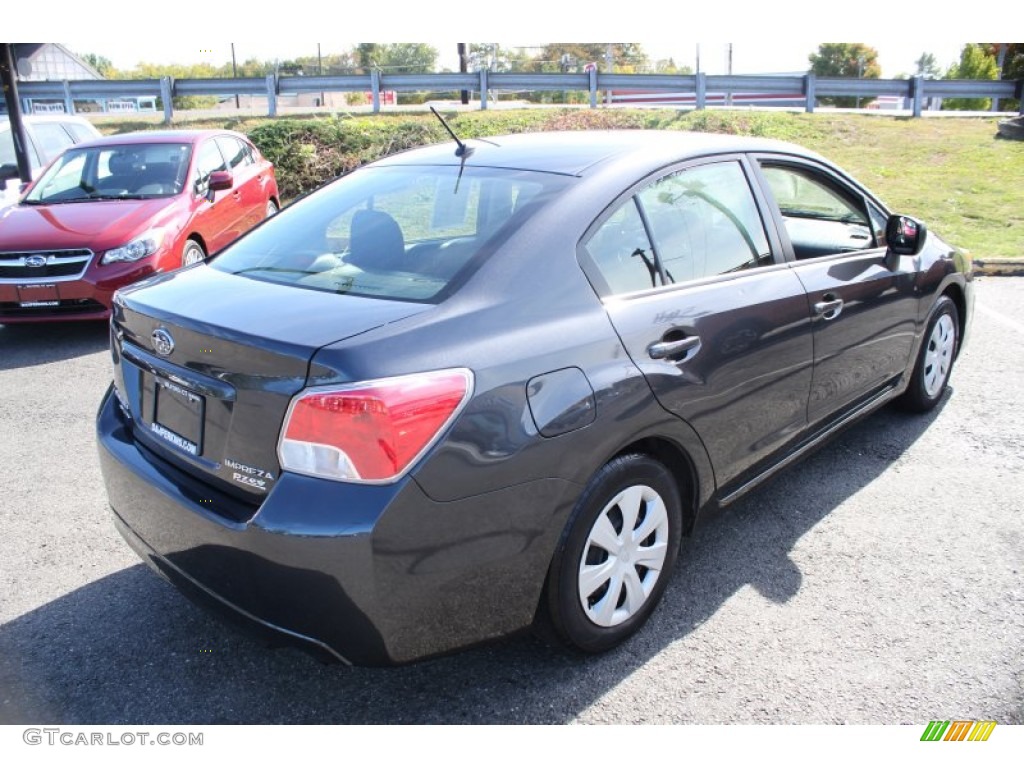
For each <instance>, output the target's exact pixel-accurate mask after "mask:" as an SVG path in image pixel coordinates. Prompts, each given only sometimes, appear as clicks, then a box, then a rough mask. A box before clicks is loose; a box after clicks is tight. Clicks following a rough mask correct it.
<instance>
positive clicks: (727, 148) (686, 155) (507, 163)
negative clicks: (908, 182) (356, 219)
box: [374, 130, 826, 176]
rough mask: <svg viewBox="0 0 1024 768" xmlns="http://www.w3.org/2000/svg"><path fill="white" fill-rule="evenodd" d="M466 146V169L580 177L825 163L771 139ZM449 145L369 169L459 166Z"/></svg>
mask: <svg viewBox="0 0 1024 768" xmlns="http://www.w3.org/2000/svg"><path fill="white" fill-rule="evenodd" d="M464 141H465V143H466V144H467V145H468V146H469V147H471V148H472V152H471V153H470V154H469V156H468V157H466V158H465V165H466V166H482V167H483V166H491V167H502V168H516V169H520V170H534V171H546V172H549V173H558V174H564V175H570V176H583V175H586V174H587V172H588V171H589V170H591V169H595V168H597V167H599V166H605V165H607V164H610V163H617V162H624V163H628V164H632V165H635V166H636V167H641V166H650V167H651V168H656V167H659V166H664V165H666V164H668V163H673V162H678V161H682V160H687V159H692V158H697V157H704V156H708V155H720V154H730V153H736V152H775V153H784V154H794V155H799V156H802V157H808V158H812V159H815V160H818V161H821V162H826V161H825V160H824V158H821V157H820V156H818V155H817V154H815V153H813V152H811V151H809V150H807V149H805V148H803V147H800V146H798V145H796V144H789V143H787V142H783V141H776V140H773V139H761V138H756V137H749V136H732V135H728V134H717V133H694V132H689V131H650V130H612V131H548V132H539V133H518V134H511V135H507V136H488V137H486V138H480V139H475V140H474V139H469V138H466V139H464ZM455 148H456V145H455V144H454V143H453V142H447V143H443V144H435V145H432V146H429V147H423V148H419V149H412V150H408V151H405V152H401V153H398V154H395V155H392V156H390V157H388V158H384V159H383V160H379V161H377V162H376V163H374V165H421V164H422V165H459V164H460V163H461V162H462V158H460V157H458V156H456V155H455Z"/></svg>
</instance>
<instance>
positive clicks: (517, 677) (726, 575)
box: [0, 397, 948, 724]
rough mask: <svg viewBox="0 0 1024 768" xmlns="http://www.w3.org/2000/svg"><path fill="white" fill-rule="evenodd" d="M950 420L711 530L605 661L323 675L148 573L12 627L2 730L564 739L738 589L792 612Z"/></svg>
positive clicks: (849, 445) (887, 439)
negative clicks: (866, 492)
mask: <svg viewBox="0 0 1024 768" xmlns="http://www.w3.org/2000/svg"><path fill="white" fill-rule="evenodd" d="M945 402H948V397H947V400H946V401H945ZM938 412H939V410H938V409H937V410H936V411H935V412H933V413H931V414H929V415H927V416H923V417H909V416H906V415H904V414H902V413H898V412H895V411H893V410H889V409H885V410H883V411H881V412H879V413H877V414H875V415H874V416H872V417H870V418H869V419H867V420H865V421H863V422H861V423H860V424H858V425H856V426H854V427H853V428H851V429H850V430H848V431H847V432H845V433H844V434H843V435H841V436H840V437H839V438H837V439H836V440H835V441H834V442H832V443H831V444H830V445H828V446H826V447H825V448H823V449H822V450H820V451H818V452H817V453H816V454H815V455H813V456H811V457H810V458H808V459H807V460H805V461H803V462H802V463H800V464H798V465H796V466H795V467H793V468H790V469H789V470H788V471H786V472H784V473H783V474H782V475H780V476H779V477H777V478H776V479H774V480H772V481H770V483H768V484H767V485H765V486H763V487H762V488H760V489H758V490H756V491H755V492H753V493H752V494H751V495H749V496H748V497H746V498H745V499H744V500H742V501H740V502H738V503H736V504H735V505H733V506H732V507H730V508H728V509H727V510H725V511H724V512H723V513H722V514H721V515H719V516H718V517H716V518H715V519H713V520H711V521H710V522H709V523H708V524H707V525H705V526H704V527H703V528H701V529H700V530H698V532H697V533H696V535H695V537H694V538H693V539H692V540H688V541H686V542H684V544H683V553H682V557H681V558H680V561H679V563H678V565H677V570H676V572H675V574H674V576H673V579H672V582H671V583H670V585H669V588H668V590H667V592H666V594H665V597H664V601H663V603H662V605H661V606H660V607H659V609H658V610H657V611H656V612H655V614H654V616H653V617H652V619H651V621H650V622H649V623H648V625H647V626H646V627H645V628H644V629H643V630H642V631H641V632H640V634H639V635H638V636H636V637H634V638H633V639H632V640H631V641H630V642H628V643H626V644H625V645H624V646H622V647H620V648H618V649H616V650H614V651H612V652H610V653H608V654H605V655H603V656H596V657H581V656H576V655H573V654H570V653H568V652H564V651H561V650H557V649H552V648H549V647H547V646H545V645H543V644H541V643H540V642H539V641H536V640H534V639H533V638H532V637H521V638H516V639H511V640H506V641H503V642H500V643H496V644H491V645H487V646H484V647H479V648H475V649H471V650H468V651H464V652H462V653H459V654H457V655H453V656H448V657H444V658H440V659H434V660H430V661H426V662H421V663H418V664H413V665H410V666H406V667H399V668H393V669H359V668H349V667H345V666H342V665H333V666H327V665H323V664H321V663H320V662H318V661H316V660H314V659H313V658H311V657H308V656H306V655H305V654H304V653H302V652H300V651H297V650H292V649H268V648H266V647H265V646H263V645H262V644H261V643H259V642H257V641H255V640H251V639H250V638H249V637H248V636H245V635H241V634H238V633H237V632H236V630H234V629H232V628H229V627H228V626H226V625H224V624H222V623H221V622H220V621H219V620H217V619H215V618H213V617H212V616H209V615H207V614H206V613H205V612H202V611H200V610H199V609H198V608H196V607H194V606H193V605H192V604H191V603H190V602H188V601H186V600H185V599H184V598H182V597H181V596H180V595H179V594H178V593H177V592H175V591H174V590H173V589H171V588H170V587H169V586H168V585H166V584H164V583H163V582H162V581H161V580H159V579H158V578H157V577H156V576H155V575H154V574H152V573H151V572H150V571H149V570H148V569H147V568H145V567H144V566H142V565H139V566H135V567H132V568H128V569H126V570H123V571H120V572H117V573H114V574H111V575H110V576H107V577H106V578H103V579H100V580H98V581H95V582H93V583H90V584H87V585H86V586H83V587H82V588H80V589H78V590H75V591H74V592H71V593H69V594H67V595H65V596H63V597H61V598H59V599H57V600H54V601H53V602H50V603H48V604H46V605H43V606H41V607H40V608H38V609H36V610H33V611H31V612H29V613H27V614H25V615H23V616H20V617H18V618H17V619H15V620H13V621H11V622H10V623H8V624H6V625H4V626H3V627H0V723H8V724H10V723H66V724H82V723H111V724H120V723H139V724H145V723H166V724H221V723H268V724H274V723H336V724H343V723H346V724H347V723H360V724H363V723H540V724H544V723H565V722H568V721H571V720H573V719H574V718H575V717H576V716H578V715H579V714H580V713H581V712H583V711H584V710H585V709H587V708H588V707H589V706H590V705H592V704H593V703H594V702H595V701H597V700H598V699H599V698H600V697H601V696H602V695H604V694H605V693H607V692H608V691H610V690H611V689H612V688H614V687H615V686H616V685H618V684H619V683H621V682H622V681H623V680H625V679H626V678H628V677H629V676H630V675H631V674H632V673H634V672H635V671H636V670H638V669H639V668H641V667H642V666H643V665H644V664H645V663H646V662H647V661H649V660H650V659H651V658H652V657H654V656H656V655H657V654H659V653H660V652H661V651H662V650H664V649H665V648H666V647H667V646H668V645H670V644H672V643H674V642H676V641H678V640H680V639H681V638H684V637H686V636H687V635H688V634H690V633H691V632H692V631H693V630H694V629H695V628H696V627H698V626H700V625H701V624H703V623H704V622H706V621H707V620H708V619H709V618H711V617H712V616H713V615H714V614H715V613H716V611H718V610H719V609H720V608H721V606H722V605H723V604H724V603H725V602H726V601H727V600H728V599H729V598H730V597H731V596H732V595H734V594H735V593H736V592H737V591H738V590H739V589H741V588H742V587H744V586H747V585H750V586H752V587H753V588H754V589H757V590H758V591H759V592H760V594H762V595H764V596H765V597H766V598H767V599H769V600H771V601H773V602H775V603H780V604H781V603H785V602H787V601H788V600H789V599H791V598H792V597H793V596H795V595H796V594H797V593H798V592H799V591H800V589H801V585H802V575H801V572H800V569H799V568H798V566H797V565H796V564H795V563H794V562H793V560H792V559H791V558H790V552H791V550H792V549H793V547H794V545H795V543H796V542H797V541H798V540H799V539H800V537H801V536H803V535H804V534H806V533H807V532H808V531H809V530H811V529H812V528H813V527H814V526H815V525H817V524H818V523H819V522H820V521H822V520H823V519H824V518H826V517H827V516H828V515H829V513H830V512H831V511H832V510H834V509H835V508H836V507H838V506H839V505H840V504H841V503H842V502H844V501H845V500H846V499H847V498H848V497H850V496H851V495H853V494H855V493H857V492H858V491H860V490H862V489H864V488H865V487H866V486H868V485H869V484H870V483H871V482H872V481H873V480H874V479H875V478H876V477H878V475H880V474H881V473H882V472H883V471H884V470H885V469H886V468H888V467H889V466H890V465H891V464H892V462H893V461H894V460H895V459H896V458H898V457H899V456H900V455H901V454H902V453H903V452H904V451H906V450H907V449H908V448H909V447H910V446H911V445H912V444H913V443H914V442H915V441H916V440H917V438H918V437H919V436H920V435H921V434H922V433H923V432H924V431H925V430H926V429H927V427H928V425H929V424H930V423H931V422H932V421H933V420H934V418H935V417H936V416H937V414H938ZM825 478H830V481H827V482H826V480H825ZM692 683H693V685H694V686H695V687H696V686H699V685H700V681H697V680H693V681H692ZM669 695H670V693H669Z"/></svg>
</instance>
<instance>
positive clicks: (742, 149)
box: [98, 131, 973, 664]
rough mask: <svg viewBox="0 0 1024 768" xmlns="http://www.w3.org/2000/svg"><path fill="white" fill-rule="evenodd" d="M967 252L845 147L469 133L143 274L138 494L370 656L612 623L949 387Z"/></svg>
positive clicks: (603, 631)
mask: <svg viewBox="0 0 1024 768" xmlns="http://www.w3.org/2000/svg"><path fill="white" fill-rule="evenodd" d="M972 287H973V286H972V283H971V274H970V264H969V261H968V260H967V259H966V258H965V257H964V256H963V255H962V254H961V253H960V252H959V251H957V250H956V249H955V248H953V247H951V246H949V245H947V244H946V243H944V242H943V241H942V240H940V239H939V238H938V237H937V236H936V235H935V234H934V233H933V232H928V231H926V229H925V227H924V225H923V224H922V223H920V222H919V221H916V220H914V219H911V218H909V217H906V216H899V215H893V214H892V213H891V212H890V211H889V210H888V209H887V208H886V207H885V206H884V205H883V204H882V203H881V202H880V201H879V200H878V199H877V198H876V197H874V196H873V195H872V194H871V193H870V192H868V191H867V190H865V189H864V188H863V187H861V186H860V185H858V184H857V183H856V182H855V181H853V180H852V179H851V178H849V177H848V176H846V175H845V174H844V173H843V172H842V171H840V170H839V169H837V168H836V167H835V166H833V165H831V164H830V163H829V162H827V161H826V160H824V159H822V158H821V157H818V156H816V155H813V154H811V153H809V152H807V151H806V150H804V149H802V148H800V147H796V146H793V145H789V144H783V143H778V142H771V141H764V140H756V139H747V138H736V137H723V136H708V135H700V134H686V133H674V132H673V133H659V132H643V131H635V132H589V133H562V134H558V133H551V134H529V135H518V136H507V137H500V138H496V139H492V140H488V141H486V142H484V141H474V142H469V143H468V144H466V145H461V144H460V145H459V146H458V147H456V146H455V145H454V144H453V145H439V146H434V147H428V148H424V149H419V150H415V151H411V152H406V153H403V154H400V155H396V156H394V157H390V158H387V159H385V160H381V161H379V162H377V163H374V164H372V165H369V166H367V167H365V168H363V169H360V170H358V171H356V172H354V173H352V174H350V175H348V176H346V177H344V178H342V179H339V180H338V181H336V182H334V183H332V184H330V185H328V186H326V187H324V188H322V189H321V190H319V191H317V192H315V193H314V194H311V195H309V196H308V197H306V198H304V199H302V200H301V201H299V202H297V203H295V204H294V205H292V206H291V207H289V208H287V209H285V210H284V211H282V212H281V214H280V215H278V216H276V217H274V218H272V219H270V220H268V221H266V222H265V223H263V224H262V225H261V226H259V227H258V228H257V229H255V230H254V231H253V232H251V233H250V234H248V235H246V236H244V237H242V238H241V239H240V240H238V241H236V243H235V244H233V245H232V246H230V247H229V248H227V249H226V250H225V251H223V252H222V253H221V254H219V255H218V256H217V257H215V258H213V259H212V260H210V261H209V262H208V263H205V264H198V265H196V266H194V267H190V268H187V269H184V270H181V271H178V272H175V273H172V274H168V275H162V276H160V277H157V278H154V279H152V280H150V281H148V282H147V283H146V284H141V285H137V286H133V287H131V288H127V289H123V290H121V291H120V292H119V293H118V294H117V297H116V300H115V307H114V314H113V317H112V319H111V334H112V338H111V343H112V353H113V358H114V382H113V385H112V386H111V389H110V391H109V392H108V394H107V396H106V398H105V399H104V401H103V404H102V406H101V409H100V412H99V416H98V433H99V441H100V456H101V460H102V466H103V473H104V476H105V479H106V484H107V489H108V493H109V497H110V502H111V506H112V508H113V510H114V520H115V523H116V524H117V526H118V528H119V530H120V531H121V532H122V534H123V535H124V536H125V538H126V539H127V540H128V542H129V543H130V544H131V545H132V546H133V547H134V548H135V549H136V550H137V551H138V552H139V553H140V555H141V556H142V557H143V558H144V559H145V560H146V561H147V562H148V563H149V564H150V565H151V566H152V567H153V568H154V569H155V570H157V571H158V572H159V573H161V574H162V575H163V576H165V577H166V578H168V579H169V580H170V581H172V582H173V583H174V584H176V585H177V586H178V587H180V588H181V589H182V590H183V591H184V592H186V593H187V594H189V595H190V596H192V597H194V598H196V599H197V600H200V601H201V602H205V603H207V604H210V605H212V606H214V607H216V608H219V609H222V610H223V611H225V612H226V613H228V614H229V615H232V616H234V617H237V618H241V619H244V620H245V621H246V622H247V623H249V624H250V625H252V626H254V627H257V628H262V629H263V630H266V631H268V632H270V633H271V634H273V635H276V636H277V637H285V638H288V639H290V640H293V641H297V642H299V643H303V644H305V645H306V646H307V647H310V648H313V649H317V650H319V651H322V652H323V653H325V654H327V655H329V656H333V657H337V658H341V659H343V660H346V661H350V662H354V663H362V664H386V663H396V662H407V661H410V660H413V659H417V658H421V657H424V656H429V655H433V654H438V653H443V652H447V651H451V650H453V649H457V648H462V647H465V646H468V645H470V644H473V643H477V642H480V641H484V640H487V639H490V638H495V637H499V636H503V635H507V634H509V633H513V632H516V631H519V630H524V629H527V628H530V627H542V628H544V629H545V630H546V634H548V635H549V636H554V637H557V638H560V639H561V640H562V641H564V642H565V643H567V644H568V645H569V646H571V647H574V648H577V649H580V650H583V651H588V652H598V651H603V650H606V649H608V648H611V647H613V646H615V645H616V644H618V643H620V642H622V641H623V640H625V639H626V638H627V637H629V636H630V635H631V634H632V633H634V632H635V631H637V630H638V629H639V628H640V627H641V625H642V624H643V623H644V622H645V621H646V619H647V618H648V616H649V615H650V614H651V612H652V611H653V610H654V609H655V607H656V605H657V603H658V601H659V599H660V598H661V595H662V592H663V591H664V589H665V585H666V582H667V581H668V577H669V574H670V572H671V570H672V568H673V566H674V565H675V561H676V558H677V555H678V552H679V548H680V547H679V545H680V540H681V537H683V536H686V535H688V534H690V533H691V532H692V531H693V529H694V526H695V525H697V524H699V523H700V521H701V520H702V519H704V518H705V517H706V516H707V515H708V514H711V513H713V512H714V511H715V510H716V509H718V508H720V507H722V506H724V505H726V504H728V503H730V502H732V501H734V500H735V499H737V498H739V497H740V496H741V495H742V494H744V493H746V492H747V491H748V490H750V489H751V488H753V487H755V486H756V485H757V484H758V483H760V482H761V481H763V480H764V479H766V478H768V477H770V476H771V475H772V474H773V473H775V472H776V471H778V470H779V469H781V468H783V467H785V466H786V465H788V464H790V463H792V462H793V461H794V460H795V459H797V458H799V457H801V456H802V455H804V454H806V453H807V452H808V451H810V450H813V449H814V448H815V447H816V446H818V445H819V444H821V443H822V441H824V440H825V439H827V438H828V437H830V436H831V435H833V434H834V433H835V432H836V431H837V430H839V429H841V428H842V427H844V426H845V425H847V424H849V423H851V422H852V421H854V420H855V419H858V418H860V417H862V416H864V415H865V414H867V413H869V412H871V411H873V410H874V409H876V408H878V407H880V406H881V405H883V404H885V403H888V402H890V401H894V400H897V401H899V403H900V404H902V405H903V406H905V407H907V408H908V409H910V410H913V411H925V410H928V409H930V408H932V407H933V406H935V405H936V404H937V403H938V402H939V400H940V399H941V398H942V396H943V393H944V390H945V388H946V384H947V382H948V380H949V376H950V371H951V368H952V365H953V361H954V360H955V358H956V356H957V354H958V352H959V351H960V347H961V345H962V343H963V340H964V338H965V337H966V335H967V328H968V323H969V318H970V315H971V308H972Z"/></svg>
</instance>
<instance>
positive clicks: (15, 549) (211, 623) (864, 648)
mask: <svg viewBox="0 0 1024 768" xmlns="http://www.w3.org/2000/svg"><path fill="white" fill-rule="evenodd" d="M977 295H978V309H977V311H976V313H975V317H974V328H973V334H972V337H971V339H970V340H969V345H968V348H967V350H966V351H965V353H964V355H963V356H962V357H961V358H960V361H959V363H958V365H957V367H956V369H955V370H954V372H953V378H952V391H951V393H950V394H949V396H948V397H947V398H946V399H945V400H944V401H943V403H942V404H941V405H940V407H939V408H938V409H937V410H936V411H935V412H933V413H932V414H929V415H928V416H925V417H910V416H907V415H905V414H902V413H900V412H897V411H894V410H891V409H885V410H883V411H882V412H880V413H878V414H875V415H874V416H872V417H871V418H869V419H868V420H865V421H863V422H861V423H860V424H858V425H857V426H855V427H854V428H852V429H851V430H849V431H847V432H846V433H845V434H844V435H842V436H841V437H840V438H839V439H837V440H835V441H833V442H832V443H830V444H829V445H828V446H826V447H825V448H824V449H822V450H821V451H819V452H818V453H816V454H815V455H814V456H812V457H811V458H810V459H808V460H806V461H804V462H803V463H801V464H799V465H796V466H795V467H793V468H791V469H790V470H788V471H787V472H786V473H784V474H783V475H781V476H779V477H777V478H776V479H774V480H773V481H771V482H770V483H768V484H767V485H765V486H762V487H761V488H760V489H758V490H757V491H755V492H754V493H753V494H752V495H750V496H748V497H746V498H745V499H744V500H742V501H741V502H739V503H737V504H735V505H733V506H732V507H730V508H729V509H728V510H727V511H726V512H725V513H724V514H722V515H721V516H720V517H718V518H717V519H716V520H714V521H713V522H712V523H711V524H710V525H708V526H706V527H705V528H703V529H701V530H700V531H698V533H697V535H696V536H695V537H694V538H693V539H692V540H689V541H687V542H686V543H685V544H684V549H683V554H682V557H681V559H680V561H679V564H678V566H677V569H676V572H675V574H674V577H673V579H672V581H671V583H670V586H669V589H668V591H667V593H666V595H665V599H664V602H663V603H662V605H661V607H660V609H659V610H658V611H657V613H656V614H655V615H654V617H653V619H652V620H651V622H650V623H649V624H648V626H647V627H646V629H645V630H644V631H642V632H641V633H640V634H639V636H637V637H635V638H633V639H632V640H631V641H630V642H628V643H627V644H625V645H624V646H623V647H621V648H619V649H617V650H615V651H613V652H611V653H609V654H607V655H604V656H601V657H593V658H581V657H578V656H573V655H570V654H567V653H564V652H561V651H558V650H555V649H551V648H548V647H546V646H544V645H543V644H541V643H540V642H538V641H536V640H534V639H532V638H530V637H523V638H516V639H512V640H508V641H504V642H501V643H498V644H494V645H489V646H486V647H481V648H477V649H473V650H470V651H467V652H464V653H461V654H459V655H455V656H450V657H446V658H441V659H435V660H431V661H427V662H422V663H419V664H415V665H411V666H407V667H401V668H396V669H354V668H347V667H344V666H341V665H333V666H325V665H322V664H321V663H320V662H318V661H316V660H314V659H312V658H310V657H307V656H306V655H305V654H303V653H301V652H299V651H296V650H292V649H271V648H267V647H265V646H263V645H262V644H260V643H259V642H258V641H255V640H251V639H249V638H248V637H247V636H244V635H240V634H238V633H236V631H235V630H233V629H231V628H228V627H226V626H225V625H223V624H222V623H221V622H220V621H219V620H217V619H215V618H213V617H210V616H208V615H206V614H205V613H203V612H202V611H201V610H200V609H198V608H196V607H194V606H193V605H192V604H191V603H189V602H188V601H187V600H185V599H184V598H183V597H181V596H180V595H179V594H178V593H177V592H176V591H174V590H173V589H172V588H171V587H169V586H167V585H166V584H164V582H162V581H161V580H160V579H158V578H157V577H156V576H155V575H154V574H152V573H151V572H150V571H149V570H148V569H147V568H146V567H144V566H143V565H141V563H140V562H139V561H138V560H137V558H136V556H135V555H134V553H133V552H132V551H131V550H130V549H129V548H128V546H127V545H126V544H124V542H123V541H122V540H121V539H120V537H119V536H118V535H117V533H116V532H115V531H114V529H113V526H112V524H111V521H110V515H109V511H108V509H107V505H106V497H105V493H104V490H103V486H102V481H101V479H100V474H99V467H98V462H97V457H96V448H95V444H94V436H93V418H94V415H95V411H96V407H97V405H98V403H99V400H100V397H101V396H102V394H103V392H104V390H105V389H106V386H107V383H108V381H109V366H110V362H109V355H108V353H107V351H106V346H107V336H106V329H105V327H104V326H102V325H96V326H73V325H68V326H53V325H51V326H37V327H13V326H0V392H2V395H0V434H2V435H3V439H2V440H0V530H2V536H0V723H2V724H11V723H65V724H85V723H112V724H122V723H123V724H135V723H139V724H142V723H164V724H201V723H211V724H217V723H568V722H583V723H709V724H713V723H872V724H919V723H920V724H926V723H927V722H928V721H929V720H933V719H967V720H982V719H984V720H996V721H997V722H999V723H1000V724H1003V723H1018V724H1019V723H1024V654H1022V648H1024V579H1022V573H1024V406H1022V404H1021V388H1020V382H1021V381H1022V378H1024V318H1022V316H1021V313H1020V308H1021V307H1024V279H1021V278H982V279H980V280H979V281H978V294H977Z"/></svg>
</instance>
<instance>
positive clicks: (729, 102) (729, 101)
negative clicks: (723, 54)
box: [725, 43, 732, 107]
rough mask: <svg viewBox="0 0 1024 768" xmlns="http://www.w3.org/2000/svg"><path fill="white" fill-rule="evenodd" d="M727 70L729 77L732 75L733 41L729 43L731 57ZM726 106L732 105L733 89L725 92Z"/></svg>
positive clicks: (727, 63)
mask: <svg viewBox="0 0 1024 768" xmlns="http://www.w3.org/2000/svg"><path fill="white" fill-rule="evenodd" d="M726 70H728V73H729V77H732V43H729V58H728V61H727V62H726ZM725 106H727V107H731V106H732V91H726V92H725Z"/></svg>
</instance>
